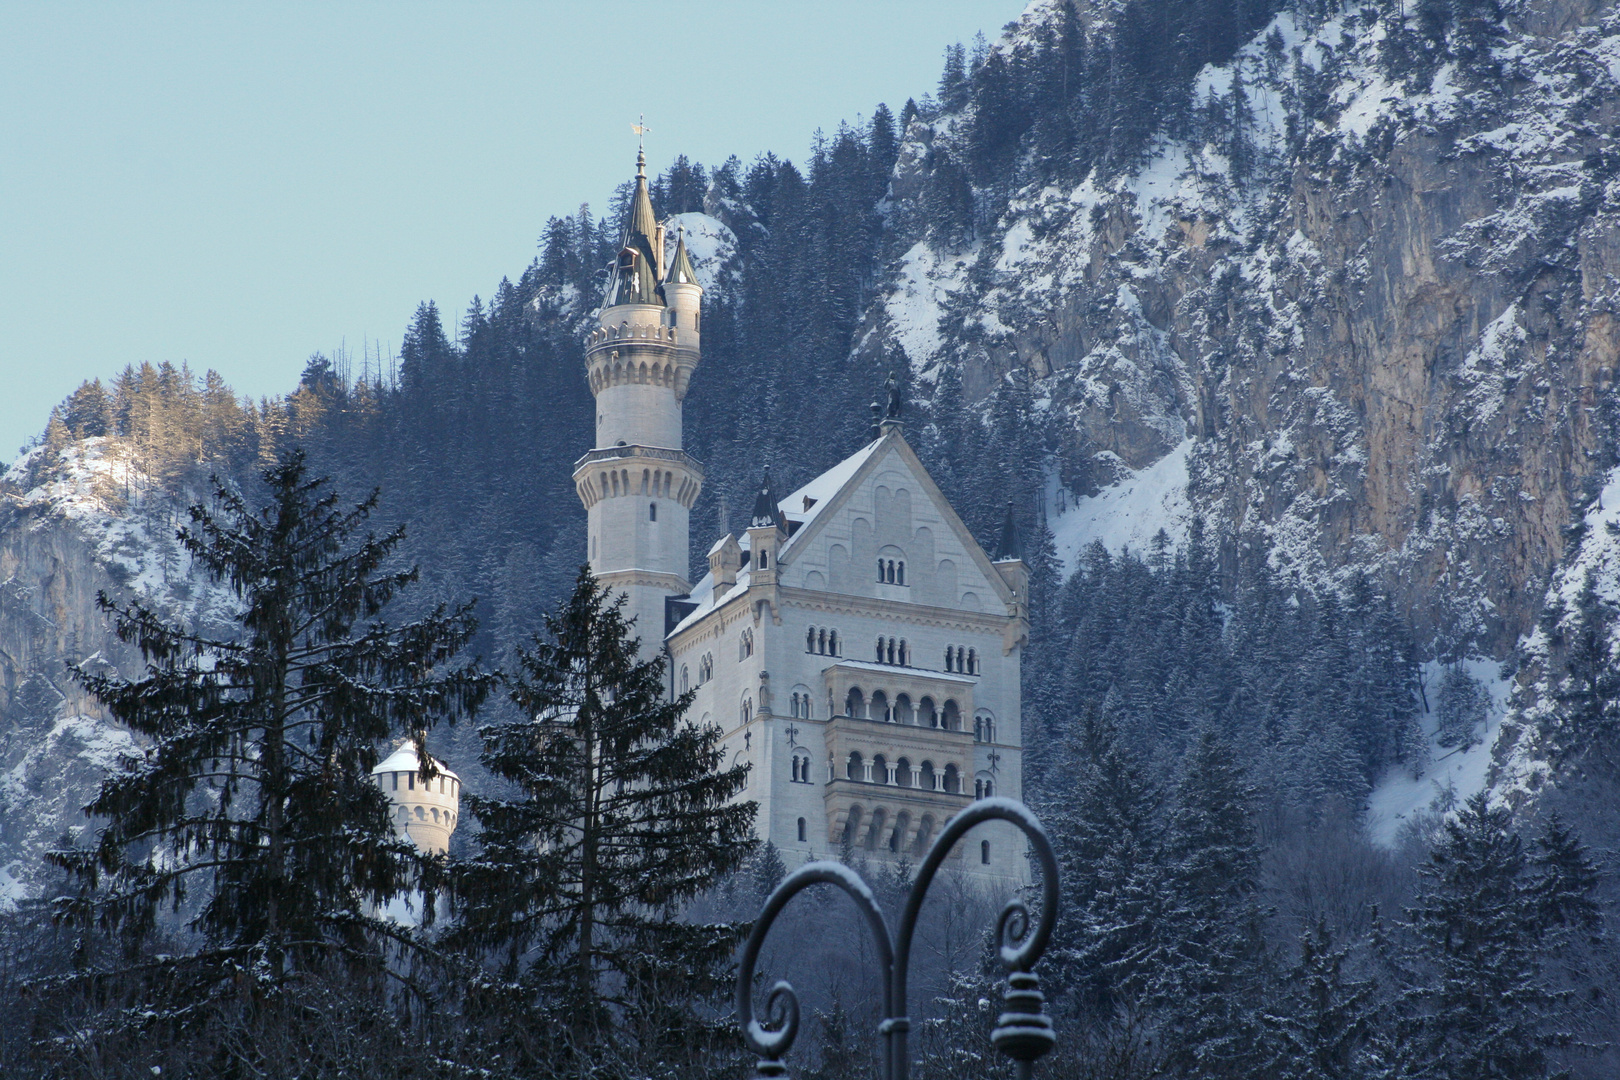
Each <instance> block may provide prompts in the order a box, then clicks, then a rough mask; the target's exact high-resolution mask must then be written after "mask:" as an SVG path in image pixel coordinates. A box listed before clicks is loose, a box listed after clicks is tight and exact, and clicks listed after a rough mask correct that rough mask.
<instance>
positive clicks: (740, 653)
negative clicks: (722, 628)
mask: <svg viewBox="0 0 1620 1080" xmlns="http://www.w3.org/2000/svg"><path fill="white" fill-rule="evenodd" d="M753 655H754V632H753V631H752V630H744V631H743V632H742V637H740V638H738V639H737V662H738V663H739V664H740V663H742V662H743V661H744V660H746V659H748V658H749V657H750V656H753Z"/></svg>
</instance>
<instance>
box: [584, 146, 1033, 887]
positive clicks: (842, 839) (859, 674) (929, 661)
mask: <svg viewBox="0 0 1620 1080" xmlns="http://www.w3.org/2000/svg"><path fill="white" fill-rule="evenodd" d="M664 239H665V236H664V227H663V226H662V225H659V224H658V223H657V222H656V220H655V218H654V215H653V208H652V202H651V199H650V197H649V195H648V191H647V177H646V166H645V159H644V158H643V157H642V156H640V155H638V157H637V161H636V187H635V196H634V199H633V201H632V203H631V206H630V211H629V220H628V221H627V222H626V224H625V229H624V241H623V244H622V245H621V249H620V252H619V255H618V258H617V260H616V263H615V265H614V268H613V272H612V276H611V278H610V280H609V283H608V288H607V295H606V297H605V298H604V303H603V307H602V312H601V326H600V328H599V329H597V330H595V331H594V332H592V334H591V335H590V338H589V340H588V343H587V348H586V354H585V356H586V367H587V377H588V379H589V382H590V387H591V391H592V393H593V394H594V395H595V398H596V449H593V450H591V451H590V452H589V453H587V454H586V455H585V456H584V457H582V458H580V459H579V461H578V462H577V463H576V464H575V468H574V483H575V486H576V488H577V490H578V492H579V497H580V499H581V501H582V502H583V503H584V504H585V508H586V511H587V516H588V520H589V552H590V565H591V569H592V571H593V572H594V573H595V574H596V575H597V577H598V578H600V579H601V580H602V582H604V583H605V584H607V585H609V586H610V587H612V588H613V589H615V590H617V591H620V592H622V593H624V594H625V596H626V597H627V602H626V613H627V615H633V616H634V617H635V619H636V626H637V627H638V628H639V630H640V632H641V648H642V652H643V655H644V656H647V657H651V656H654V655H657V653H658V651H659V650H660V649H662V650H664V651H665V653H666V655H667V656H668V658H669V664H670V671H671V679H670V682H671V687H670V689H671V692H672V693H673V694H679V693H684V692H686V691H687V690H689V689H695V690H696V691H697V696H696V700H695V702H694V704H693V706H692V716H693V717H694V718H695V719H698V720H699V721H700V722H701V723H703V724H709V723H715V724H718V725H719V726H720V727H721V728H722V729H723V730H724V732H725V745H726V749H727V754H728V760H729V761H732V762H741V763H746V764H748V765H749V766H751V770H750V773H749V781H748V787H747V789H746V790H745V791H743V792H742V793H741V794H740V795H739V796H738V797H739V798H743V799H752V800H755V801H756V802H758V804H759V808H760V813H759V818H758V831H759V835H760V836H761V838H764V839H769V840H771V841H773V842H774V843H775V845H776V846H777V847H778V848H779V849H781V851H782V853H783V856H784V858H785V859H786V860H787V861H788V862H789V864H790V865H792V864H793V863H795V862H798V861H803V860H805V859H808V858H811V857H816V856H826V855H836V854H837V853H838V852H839V850H840V849H841V848H842V847H843V845H845V844H849V845H850V846H852V847H854V848H856V849H861V850H864V851H865V852H866V853H867V855H868V857H870V858H873V859H888V860H895V859H901V858H904V859H908V860H910V861H912V862H916V861H918V860H919V859H920V858H921V856H922V853H923V852H925V851H926V850H927V848H928V845H929V843H930V841H931V839H932V838H933V837H934V836H935V835H937V834H938V832H939V830H940V829H941V827H942V826H943V825H944V823H945V822H946V821H947V820H948V819H949V818H950V817H951V816H952V815H953V814H955V813H957V812H958V811H960V810H961V809H962V808H964V807H965V806H967V805H968V803H969V802H971V801H972V799H973V798H974V797H976V796H988V795H992V794H994V795H1006V796H1010V797H1012V798H1019V797H1021V792H1022V767H1023V751H1022V738H1021V733H1020V695H1019V664H1020V654H1021V650H1022V648H1023V647H1024V645H1025V644H1026V643H1027V640H1028V633H1029V623H1028V618H1027V614H1028V613H1027V607H1026V590H1027V588H1028V584H1029V571H1028V568H1027V567H1026V565H1025V563H1024V562H1023V560H1022V558H1021V556H1020V554H1019V552H1018V547H1017V543H1016V538H1015V537H1014V534H1013V529H1012V518H1011V514H1010V512H1009V515H1008V520H1007V524H1006V526H1005V527H1004V528H1003V535H1002V541H1001V544H1000V546H999V550H998V551H997V555H996V558H995V560H994V561H992V560H991V559H990V558H989V557H988V556H987V555H986V554H985V552H984V550H983V549H982V548H981V547H980V546H979V544H978V543H977V542H976V541H975V540H974V538H973V536H972V534H971V533H969V532H968V530H967V528H966V526H965V525H963V523H962V521H961V519H960V518H958V517H957V515H956V512H955V511H954V510H952V508H951V506H950V504H949V503H948V502H947V501H946V500H945V498H944V496H943V495H942V494H941V493H940V491H939V488H938V487H936V486H935V484H934V482H933V480H931V479H930V478H929V476H928V473H927V471H926V470H925V469H924V468H923V466H922V463H921V462H919V461H918V459H917V456H916V454H915V453H913V452H912V449H911V447H910V446H909V445H907V443H906V440H905V437H904V434H903V426H902V424H901V422H900V419H899V402H898V398H897V396H896V395H895V394H894V393H893V392H891V396H890V405H889V418H888V419H886V420H884V421H883V422H882V424H881V426H880V429H879V431H878V433H877V437H876V438H875V439H874V440H873V441H872V442H870V443H868V444H867V445H866V446H864V447H862V448H861V449H860V450H859V451H857V452H856V453H855V454H854V455H852V456H851V457H849V458H846V459H845V460H844V461H842V462H840V463H839V464H837V465H835V466H834V467H833V468H831V469H829V470H828V471H826V472H825V473H823V474H821V475H820V476H818V477H817V478H816V479H814V480H812V481H810V482H809V483H808V484H806V485H804V486H803V487H802V488H800V489H799V490H798V491H795V492H793V493H792V494H791V495H789V496H788V497H787V498H785V499H781V500H778V499H777V498H776V496H775V494H774V493H773V492H772V491H771V485H770V479H769V474H768V473H767V474H766V477H765V480H764V482H763V483H762V485H761V489H760V493H759V498H758V500H757V502H756V504H755V506H754V511H753V516H752V520H751V521H750V522H749V527H748V529H747V530H746V532H745V533H744V535H742V536H741V537H737V536H731V535H727V536H725V537H722V538H721V539H720V540H718V541H717V542H716V543H715V544H714V546H713V547H712V548H711V549H710V550H709V571H708V573H707V574H706V575H704V576H703V578H702V579H701V580H700V581H698V582H697V583H696V584H695V585H693V584H689V583H688V582H687V580H686V573H687V559H688V551H689V515H690V512H691V508H692V505H693V503H694V502H695V500H696V499H697V496H698V492H699V491H700V490H701V488H702V484H703V469H702V467H701V466H700V465H699V464H698V463H697V461H695V460H694V459H693V458H691V457H690V456H688V455H687V454H686V452H685V451H684V450H683V449H682V448H681V408H682V402H683V401H684V400H685V397H686V392H687V388H688V386H689V385H690V382H691V378H692V373H693V371H694V370H696V368H697V366H698V362H699V359H700V348H699V343H700V331H701V318H702V312H701V300H702V295H703V289H702V287H701V286H700V285H699V284H698V280H697V275H696V274H695V273H694V272H693V269H692V263H691V261H690V259H689V258H688V256H687V252H686V247H685V242H684V239H681V240H678V242H677V243H676V245H675V249H674V251H673V253H671V254H670V255H669V257H668V258H667V259H666V257H665V251H664ZM659 631H662V637H661V638H660V637H659V635H658V632H659ZM957 857H958V859H959V860H960V862H959V865H961V866H962V867H963V868H964V869H969V870H971V871H973V872H975V873H978V874H985V875H989V876H992V877H997V878H1004V879H1011V880H1014V881H1023V880H1026V879H1027V877H1028V871H1027V867H1026V865H1025V862H1024V858H1023V842H1022V840H1021V838H1020V837H1019V835H1018V834H1017V832H1016V831H1015V830H1014V829H1013V828H1012V827H1011V826H1004V825H1001V824H1000V823H994V824H991V825H986V826H981V827H980V828H979V829H978V830H975V832H974V834H973V836H972V838H971V841H970V843H969V852H968V854H967V857H966V858H965V859H962V858H961V853H960V852H959V853H958V856H957Z"/></svg>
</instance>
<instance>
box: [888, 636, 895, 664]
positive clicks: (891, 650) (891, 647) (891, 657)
mask: <svg viewBox="0 0 1620 1080" xmlns="http://www.w3.org/2000/svg"><path fill="white" fill-rule="evenodd" d="M888 653H889V663H891V664H892V663H894V638H890V639H889V649H888Z"/></svg>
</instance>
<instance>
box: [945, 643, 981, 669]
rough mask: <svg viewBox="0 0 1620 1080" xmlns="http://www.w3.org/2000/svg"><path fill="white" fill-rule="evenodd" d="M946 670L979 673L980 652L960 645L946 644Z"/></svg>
mask: <svg viewBox="0 0 1620 1080" xmlns="http://www.w3.org/2000/svg"><path fill="white" fill-rule="evenodd" d="M945 670H946V671H956V672H960V673H962V674H964V675H977V674H978V673H979V654H978V652H977V651H976V650H974V649H963V648H962V646H960V645H947V646H945Z"/></svg>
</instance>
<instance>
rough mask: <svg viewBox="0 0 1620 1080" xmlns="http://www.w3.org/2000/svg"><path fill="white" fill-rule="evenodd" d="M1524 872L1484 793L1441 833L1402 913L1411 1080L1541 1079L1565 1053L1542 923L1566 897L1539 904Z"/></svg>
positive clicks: (1403, 1035) (1508, 828) (1404, 1022)
mask: <svg viewBox="0 0 1620 1080" xmlns="http://www.w3.org/2000/svg"><path fill="white" fill-rule="evenodd" d="M1529 871H1530V865H1529V860H1528V858H1527V856H1526V853H1525V851H1524V846H1523V843H1522V842H1521V840H1520V838H1519V836H1518V835H1517V834H1516V833H1515V832H1514V831H1513V829H1512V815H1511V812H1510V811H1509V810H1508V809H1507V808H1506V807H1504V806H1500V805H1496V806H1493V805H1492V804H1491V803H1490V801H1489V797H1488V796H1487V795H1486V794H1485V793H1483V792H1482V793H1480V794H1477V795H1474V796H1473V797H1471V798H1470V799H1469V800H1468V801H1467V802H1466V803H1465V804H1464V805H1463V807H1462V808H1461V809H1460V810H1459V811H1458V812H1457V814H1456V815H1455V817H1454V818H1452V819H1450V820H1448V821H1447V822H1446V823H1445V826H1444V828H1443V831H1442V832H1441V835H1440V838H1439V841H1438V843H1437V844H1436V845H1435V847H1434V849H1433V850H1432V851H1431V852H1430V855H1429V861H1428V864H1427V865H1425V866H1424V867H1422V868H1421V869H1420V870H1419V874H1420V878H1421V882H1420V884H1419V886H1418V890H1417V895H1416V898H1415V903H1414V905H1413V907H1412V908H1411V909H1410V910H1409V911H1408V913H1407V918H1408V923H1409V931H1410V939H1411V940H1410V944H1409V945H1408V946H1407V948H1406V949H1405V950H1404V953H1403V955H1402V961H1403V966H1404V967H1405V968H1406V970H1407V972H1408V975H1407V989H1406V990H1405V992H1404V995H1403V998H1404V1012H1403V1015H1402V1018H1401V1024H1400V1028H1399V1051H1400V1055H1401V1057H1402V1058H1403V1059H1404V1060H1405V1061H1406V1062H1407V1066H1408V1068H1409V1070H1410V1071H1411V1072H1412V1073H1413V1074H1414V1075H1417V1076H1433V1077H1445V1078H1447V1080H1484V1078H1487V1077H1503V1076H1512V1077H1525V1078H1530V1077H1537V1076H1548V1075H1551V1066H1550V1062H1549V1060H1548V1056H1547V1051H1548V1049H1550V1048H1551V1047H1552V1046H1554V1045H1556V1044H1558V1043H1559V1042H1562V1041H1564V1040H1563V1039H1562V1038H1560V1037H1559V1035H1558V1034H1557V1033H1556V1031H1555V1030H1554V1028H1553V1027H1552V1023H1551V1014H1552V1011H1553V1008H1554V1006H1555V1005H1556V1004H1557V1003H1558V1002H1559V1000H1560V998H1562V997H1563V996H1564V995H1560V994H1557V993H1555V992H1554V991H1553V990H1552V989H1551V988H1550V987H1549V985H1548V982H1547V980H1546V979H1545V978H1544V976H1543V974H1542V965H1543V962H1544V959H1545V956H1544V949H1545V947H1546V945H1547V944H1548V931H1549V929H1550V926H1549V924H1548V922H1547V918H1548V917H1549V915H1550V913H1552V912H1553V911H1562V910H1565V909H1569V910H1571V911H1573V910H1574V909H1573V908H1572V907H1571V906H1570V898H1571V897H1572V896H1573V895H1574V894H1571V893H1566V891H1565V890H1564V888H1563V887H1562V886H1561V885H1556V886H1554V887H1553V888H1552V890H1551V891H1550V892H1542V895H1541V896H1539V897H1538V895H1537V893H1538V891H1542V890H1538V888H1537V885H1538V884H1540V882H1537V881H1536V880H1534V879H1533V878H1532V876H1531V874H1530V872H1529ZM1555 880H1558V878H1557V877H1553V878H1543V881H1546V882H1552V881H1555ZM1577 891H1578V890H1577ZM1553 897H1557V899H1553ZM1538 901H1539V902H1538Z"/></svg>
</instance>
